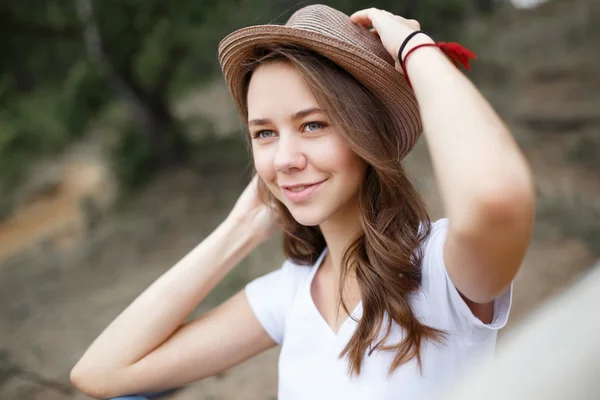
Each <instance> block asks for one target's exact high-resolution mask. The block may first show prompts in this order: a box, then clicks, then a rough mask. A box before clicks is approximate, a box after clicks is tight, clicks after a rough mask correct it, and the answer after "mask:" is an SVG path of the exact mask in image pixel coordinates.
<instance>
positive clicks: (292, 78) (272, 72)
mask: <svg viewBox="0 0 600 400" xmlns="http://www.w3.org/2000/svg"><path fill="white" fill-rule="evenodd" d="M247 101H248V118H249V119H252V118H259V117H262V118H266V117H275V116H278V115H279V116H281V115H291V114H293V113H294V112H296V111H298V110H299V109H305V108H310V107H316V106H318V103H317V99H316V98H315V96H314V94H313V93H312V91H311V89H310V86H309V85H308V84H307V83H306V81H305V80H304V77H303V76H302V74H301V73H300V72H298V70H297V69H296V68H295V67H294V66H293V65H292V64H291V63H289V62H284V61H275V62H270V63H267V64H264V65H261V66H259V67H258V68H257V69H256V70H255V71H254V73H253V74H252V78H251V79H250V83H249V86H248V98H247Z"/></svg>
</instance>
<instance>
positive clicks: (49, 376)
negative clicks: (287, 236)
mask: <svg viewBox="0 0 600 400" xmlns="http://www.w3.org/2000/svg"><path fill="white" fill-rule="evenodd" d="M590 4H591V2H590V3H587V2H586V1H585V0H583V1H581V0H556V1H551V2H550V3H549V5H548V7H546V8H543V9H541V11H535V12H536V13H537V14H531V13H532V12H527V13H523V14H520V15H519V16H517V17H514V16H512V17H511V18H515V19H514V20H511V21H512V23H513V24H514V25H513V26H512V28H514V29H512V28H511V29H510V32H508V33H507V34H505V35H504V36H503V37H501V38H496V37H495V36H493V35H490V34H489V32H488V33H485V32H484V34H485V36H486V37H488V36H489V37H494V39H493V41H492V42H494V44H493V46H494V48H495V49H498V51H497V52H490V53H485V52H483V53H481V55H480V58H481V61H480V63H479V64H477V65H478V66H477V68H478V71H479V72H474V76H475V77H476V78H477V79H479V80H482V81H484V82H486V84H485V85H483V86H482V90H483V91H484V93H485V94H486V95H487V96H488V97H489V98H490V100H491V101H492V103H493V104H494V105H495V106H496V107H497V109H498V111H499V112H500V114H501V115H502V116H503V117H504V118H505V119H506V120H507V122H508V124H509V126H510V127H511V129H512V130H513V133H514V134H515V137H517V139H518V141H519V143H520V144H521V146H522V148H523V150H524V151H525V153H526V155H527V157H528V159H529V160H530V162H531V165H532V169H533V171H534V174H535V177H536V186H537V190H538V194H539V199H538V200H539V201H538V217H537V221H536V228H535V232H534V235H533V237H532V242H531V246H530V248H529V250H528V252H527V256H526V258H525V260H524V263H523V266H522V268H521V270H520V272H519V274H518V276H517V279H516V282H515V293H514V301H513V309H512V314H511V318H510V322H509V326H508V327H507V329H506V331H508V330H510V329H511V327H513V326H514V325H516V324H518V323H519V322H520V321H522V320H523V319H525V318H527V315H528V314H529V313H531V312H532V311H533V310H535V308H536V307H538V306H539V305H540V304H542V303H543V302H544V301H546V300H547V299H548V298H549V297H550V296H552V295H554V294H556V293H558V292H560V291H561V290H563V289H565V288H566V287H568V286H569V285H570V284H571V283H572V282H573V281H574V280H576V279H578V277H579V276H580V275H581V273H582V272H583V271H585V270H586V268H588V266H590V265H591V264H592V262H593V261H594V260H595V259H596V258H597V257H598V256H599V255H600V251H599V249H598V243H600V230H599V229H598V225H599V224H598V221H600V173H599V172H600V167H599V166H600V162H598V154H599V153H598V152H595V150H594V149H598V150H600V146H598V143H600V139H599V138H598V133H597V132H598V129H599V128H600V119H599V118H598V115H597V110H599V109H600V99H599V98H598V96H597V95H592V94H590V93H600V72H599V71H598V70H597V60H596V61H593V60H590V57H589V54H592V53H590V52H589V48H588V47H586V44H585V43H583V42H582V43H581V45H580V46H579V47H577V48H575V50H569V51H570V53H569V58H568V60H569V63H565V62H558V61H556V60H559V61H560V60H563V59H562V58H561V53H560V52H561V47H560V46H559V44H561V43H562V42H560V39H561V38H557V37H553V36H551V35H552V33H548V34H546V33H544V32H555V31H556V29H554V28H555V27H556V26H562V27H563V28H564V29H565V30H567V29H571V30H570V31H569V32H571V33H570V34H571V36H573V35H575V36H576V35H577V34H578V32H579V31H577V30H573V29H574V28H573V27H578V29H579V28H581V27H582V26H583V28H581V29H584V28H585V29H587V28H586V27H587V25H585V23H586V21H587V20H586V18H588V17H589V15H588V14H589V13H591V8H590V9H587V8H586V7H592V6H591V5H590ZM574 5H579V7H575V6H574ZM565 7H566V8H565ZM596 9H597V8H594V10H596ZM567 11H568V13H567ZM563 15H569V16H571V17H572V18H571V19H569V21H570V22H569V21H567V22H564V21H563V19H562V18H560V17H561V16H563ZM534 17H535V18H534ZM519 18H521V19H519ZM523 21H528V23H527V24H523V23H522V22H523ZM532 21H535V22H532ZM556 21H561V24H563V25H564V24H567V25H568V26H566V27H564V26H563V25H560V24H559V25H557V24H556V23H555V22H556ZM501 23H502V21H499V22H497V24H501ZM569 23H570V24H572V26H571V25H569ZM536 24H537V25H536ZM590 26H591V25H590ZM594 26H596V25H594ZM519 29H520V30H519ZM532 29H534V30H535V29H537V31H536V32H538V33H537V34H536V35H532V34H531V32H530V30H532ZM544 29H546V30H544ZM590 29H591V28H590ZM540 32H542V33H540ZM592 33H593V34H597V33H598V31H597V30H595V31H593V32H592V31H589V32H587V31H586V34H587V35H588V36H590V35H591V34H592ZM549 35H550V36H549ZM599 36H600V35H599ZM549 37H550V38H551V39H552V41H553V43H554V44H556V46H545V45H544V43H547V41H548V40H549V39H548V38H549ZM592 37H593V36H592ZM596 37H597V36H596ZM522 38H527V40H523V39H522ZM591 41H592V40H590V42H591ZM519 46H520V47H519ZM513 47H517V48H518V50H519V51H520V52H521V53H519V62H521V63H522V65H521V66H520V67H519V69H518V72H514V71H515V69H514V65H512V64H511V61H510V57H508V61H507V57H503V56H502V54H507V52H502V51H500V50H502V49H504V48H513ZM531 49H536V51H545V52H546V53H540V54H539V55H535V54H533V52H532V51H531ZM511 51H512V52H513V53H515V54H516V53H517V50H511ZM598 54H600V53H598ZM542 59H543V60H550V61H551V62H547V63H543V62H540V61H539V60H542ZM507 71H509V72H507ZM510 71H512V72H510ZM215 96H216V97H215ZM215 98H218V99H219V104H220V102H221V101H223V102H224V104H225V105H220V106H219V107H218V109H219V112H218V113H216V114H215V118H217V120H218V119H219V118H220V119H222V120H227V123H228V124H229V125H227V124H225V125H223V124H218V123H217V124H216V126H220V127H221V128H222V129H224V130H225V131H227V130H229V129H234V128H235V126H236V123H234V122H231V119H232V118H236V117H235V112H232V110H231V109H230V110H229V111H226V107H227V106H226V103H227V100H226V99H227V98H228V97H227V94H226V92H224V88H223V87H222V85H221V86H219V84H217V85H215V87H211V88H210V89H209V90H207V91H205V92H201V93H195V94H193V95H192V96H190V98H189V99H187V100H186V101H185V103H184V104H183V105H182V106H181V110H180V112H181V114H193V113H194V110H200V112H206V113H209V114H210V112H211V110H212V109H213V108H211V107H208V108H207V107H206V104H213V103H211V101H213V100H214V99H215ZM560 99H562V100H563V101H562V102H561V101H559V100H560ZM203 107H204V108H203ZM203 110H204V111H203ZM217 122H218V121H217ZM223 126H225V128H223ZM227 127H230V128H227ZM220 133H222V134H225V133H226V132H220ZM239 146H242V144H241V143H240V144H239ZM590 149H591V150H590ZM238 150H239V149H238ZM71 151H72V152H73V153H72V154H71V155H73V157H71V155H69V156H65V157H63V158H62V159H61V160H60V163H58V164H57V166H55V168H57V169H55V170H54V171H55V172H54V173H53V174H50V175H52V176H51V177H50V178H49V181H51V182H52V183H51V184H48V185H45V184H42V185H41V187H44V188H45V190H42V191H40V192H39V193H37V195H36V196H33V199H34V200H32V201H30V202H27V203H26V204H25V205H24V206H23V207H22V208H21V209H20V211H19V212H18V213H16V214H15V215H14V216H13V217H12V218H11V219H9V220H7V221H4V222H3V223H2V224H0V326H1V327H2V329H0V399H2V400H5V399H6V400H12V399H15V400H17V399H18V400H22V399H27V400H42V399H43V400H80V399H85V398H86V397H85V396H84V395H82V394H81V393H78V392H76V391H75V390H73V389H72V388H71V387H70V385H69V380H68V374H69V371H70V369H71V367H72V366H73V365H74V364H75V362H76V361H77V359H78V358H79V357H80V356H81V354H82V352H83V351H84V350H85V348H86V347H87V346H88V345H89V344H90V343H91V341H92V340H93V339H94V338H95V337H96V336H97V335H98V334H99V333H100V332H101V330H102V329H103V328H104V327H105V326H106V325H107V324H108V323H109V322H110V321H111V320H112V319H113V318H114V317H115V316H116V315H117V314H118V313H119V312H120V311H121V310H123V308H125V307H126V306H127V305H128V304H129V303H130V302H131V301H132V300H133V299H134V298H135V297H136V296H137V295H138V294H139V293H140V292H141V291H142V290H143V289H144V288H146V287H147V286H148V285H149V284H150V283H151V282H152V281H153V280H155V279H156V278H157V277H158V276H160V274H162V273H163V272H164V271H165V270H166V269H167V268H168V267H170V266H171V265H173V264H174V263H175V262H176V261H177V260H179V259H180V258H181V257H182V256H183V255H184V254H185V253H186V252H187V251H189V250H190V249H191V248H192V247H193V246H195V245H196V244H197V243H199V242H200V241H201V240H202V239H203V238H204V237H206V236H207V235H208V234H209V233H210V232H211V230H212V229H214V228H215V227H216V226H217V224H218V223H219V222H220V221H221V220H222V219H223V218H224V216H225V215H226V213H227V212H228V210H229V208H230V207H231V206H232V205H233V202H234V201H235V199H236V198H237V195H238V194H239V193H240V191H241V190H242V188H243V187H244V186H245V182H246V181H247V177H248V173H247V168H246V164H245V162H244V161H241V162H240V163H239V164H236V165H230V166H226V167H223V168H219V169H215V170H213V171H210V173H207V172H204V173H197V172H192V171H189V170H176V171H165V172H164V173H163V174H162V175H161V176H160V177H159V178H158V179H157V180H156V181H155V182H153V183H152V184H151V185H150V186H149V187H148V188H147V189H145V190H144V191H143V192H142V193H140V194H139V195H138V196H137V197H136V198H134V199H132V200H130V201H129V202H128V203H127V204H125V205H122V206H121V207H120V208H119V209H117V210H116V211H114V212H111V213H109V214H107V215H105V214H103V213H102V212H101V211H100V210H101V209H102V205H103V204H107V202H109V200H110V199H111V198H113V195H114V182H112V181H111V178H110V176H109V175H106V170H105V168H104V165H103V162H102V160H101V159H100V158H99V155H98V153H96V152H95V151H94V149H93V146H92V148H91V149H90V148H89V147H86V146H82V147H79V148H76V149H72V150H71ZM82 155H85V157H81V156H82ZM407 164H408V170H409V172H410V174H411V176H412V177H413V179H414V181H415V183H416V185H417V186H418V187H419V189H420V190H421V191H422V193H423V194H424V196H425V198H426V199H427V202H428V204H429V205H430V208H431V210H432V215H433V217H434V218H438V217H440V216H441V215H442V209H441V203H440V199H439V195H438V192H437V188H436V184H435V179H434V176H433V171H432V167H431V163H430V160H429V157H428V153H427V149H426V146H425V143H424V141H421V142H419V144H418V145H417V147H416V148H415V150H414V151H413V152H412V153H411V154H410V155H409V157H408V158H407ZM42 170H46V171H50V172H52V170H50V169H48V168H43V169H42ZM90 199H91V200H93V201H91V202H90ZM282 260H283V257H282V255H281V253H280V251H279V242H278V241H277V238H276V239H274V240H272V241H270V242H268V243H266V244H265V245H263V246H262V247H261V248H259V249H257V250H256V251H255V252H254V253H252V254H251V255H250V256H249V257H248V258H247V259H246V260H244V261H243V262H242V263H240V265H239V266H238V267H236V269H235V270H234V272H232V273H231V274H230V275H228V276H227V277H226V278H225V279H224V281H223V282H222V283H221V284H220V285H219V286H218V287H217V288H216V289H215V290H214V291H213V293H211V294H210V296H209V297H208V298H207V299H206V301H205V302H203V303H202V304H201V305H200V307H199V308H198V310H197V313H202V312H203V311H205V310H207V309H210V308H212V307H214V306H215V305H216V304H219V303H220V302H222V301H223V300H224V299H226V298H228V297H229V296H230V295H231V294H233V293H235V292H236V291H237V290H239V289H241V288H242V287H243V286H244V284H245V283H246V282H248V281H249V280H250V279H252V278H253V277H256V276H259V275H262V274H264V273H265V272H267V271H270V270H272V269H275V268H278V267H279V266H280V264H281V261H282ZM501 342H502V337H500V346H501ZM277 356H278V349H273V350H271V351H268V352H266V353H264V354H262V355H260V356H258V357H255V358H254V359H252V360H250V361H248V362H246V363H244V364H242V365H239V366H237V367H235V368H233V369H231V370H230V371H227V372H225V373H223V374H221V375H220V376H218V377H214V378H210V379H206V380H205V381H202V382H199V383H196V384H193V385H190V386H189V387H186V388H184V389H182V390H181V391H179V392H177V393H175V394H173V395H171V396H170V397H169V398H170V399H176V400H191V399H196V400H198V399H204V400H209V399H210V400H217V399H219V400H230V399H265V400H267V399H272V398H274V397H275V395H276V372H277Z"/></svg>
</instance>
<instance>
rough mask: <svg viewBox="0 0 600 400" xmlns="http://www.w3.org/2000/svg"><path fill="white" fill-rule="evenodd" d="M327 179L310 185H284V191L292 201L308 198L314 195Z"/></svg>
mask: <svg viewBox="0 0 600 400" xmlns="http://www.w3.org/2000/svg"><path fill="white" fill-rule="evenodd" d="M323 182H325V181H321V182H317V183H313V184H310V185H298V186H282V189H283V193H284V194H285V196H286V197H287V198H288V200H290V201H292V202H299V201H302V200H306V199H307V198H308V197H309V196H310V195H312V194H313V193H314V192H315V191H316V190H317V189H318V188H319V187H320V186H321V184H322V183H323Z"/></svg>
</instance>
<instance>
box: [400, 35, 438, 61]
mask: <svg viewBox="0 0 600 400" xmlns="http://www.w3.org/2000/svg"><path fill="white" fill-rule="evenodd" d="M417 32H418V33H417ZM421 44H435V41H434V40H433V39H432V38H431V37H430V36H429V35H428V34H427V33H425V32H423V31H414V32H413V33H412V34H411V35H409V36H407V39H404V41H403V42H401V43H398V45H397V46H396V49H395V51H394V54H395V55H396V58H398V60H397V61H398V64H400V62H401V61H403V60H404V58H405V57H406V54H407V53H408V52H409V51H410V50H411V49H412V48H413V47H415V46H418V45H421ZM402 45H404V47H402ZM400 50H402V54H400Z"/></svg>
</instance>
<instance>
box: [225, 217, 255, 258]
mask: <svg viewBox="0 0 600 400" xmlns="http://www.w3.org/2000/svg"><path fill="white" fill-rule="evenodd" d="M217 231H219V232H220V234H221V235H223V236H224V238H225V240H227V241H230V242H231V243H237V244H238V245H239V246H240V247H242V248H246V247H249V248H250V250H249V251H248V252H250V251H252V249H254V248H255V247H256V246H258V245H260V244H261V243H262V242H263V239H262V237H261V235H259V234H258V233H257V232H256V229H255V228H254V227H253V225H252V223H251V222H250V221H245V220H241V219H239V218H235V217H232V216H228V217H227V218H225V220H224V221H223V222H222V223H221V225H219V227H218V228H217Z"/></svg>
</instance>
